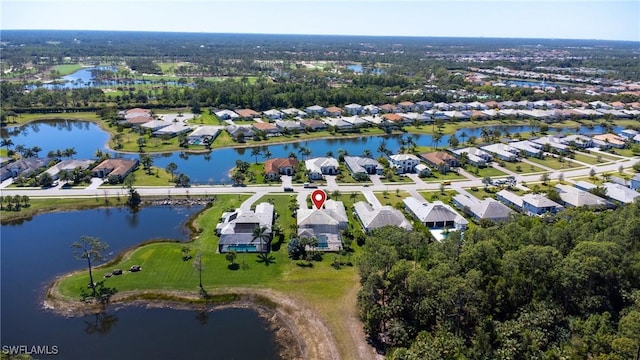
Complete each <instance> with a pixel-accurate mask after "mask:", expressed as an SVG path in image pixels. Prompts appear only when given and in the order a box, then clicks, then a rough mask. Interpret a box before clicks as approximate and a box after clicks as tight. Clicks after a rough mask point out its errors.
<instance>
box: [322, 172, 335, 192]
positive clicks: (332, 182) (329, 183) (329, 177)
mask: <svg viewBox="0 0 640 360" xmlns="http://www.w3.org/2000/svg"><path fill="white" fill-rule="evenodd" d="M324 179H325V180H327V187H328V188H330V189H334V188H335V189H337V188H338V183H337V182H336V176H335V175H325V176H324Z"/></svg>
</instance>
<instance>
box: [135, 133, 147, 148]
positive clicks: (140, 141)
mask: <svg viewBox="0 0 640 360" xmlns="http://www.w3.org/2000/svg"><path fill="white" fill-rule="evenodd" d="M146 142H147V141H146V140H145V138H144V137H143V136H140V137H139V138H138V140H136V143H137V144H138V152H142V149H143V148H144V146H145V144H146Z"/></svg>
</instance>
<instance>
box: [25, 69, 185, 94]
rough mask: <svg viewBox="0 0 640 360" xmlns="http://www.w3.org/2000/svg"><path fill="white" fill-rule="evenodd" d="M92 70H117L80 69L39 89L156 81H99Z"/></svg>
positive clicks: (167, 82)
mask: <svg viewBox="0 0 640 360" xmlns="http://www.w3.org/2000/svg"><path fill="white" fill-rule="evenodd" d="M93 70H103V71H112V72H115V71H116V70H117V68H116V67H113V66H97V67H87V68H82V69H80V70H78V71H76V72H74V73H72V74H69V75H65V76H63V77H62V78H61V79H60V80H57V81H55V82H52V83H45V84H42V85H41V87H43V88H45V89H50V90H51V89H79V88H86V87H94V86H96V87H105V86H126V85H133V84H152V83H154V82H157V81H152V80H149V79H145V80H139V79H121V80H119V81H115V80H99V79H96V78H95V77H94V76H93V72H92V71H93ZM165 84H167V85H179V84H178V83H177V82H175V81H166V82H165ZM187 86H193V84H188V85H187ZM35 88H36V86H35V85H28V86H27V89H35Z"/></svg>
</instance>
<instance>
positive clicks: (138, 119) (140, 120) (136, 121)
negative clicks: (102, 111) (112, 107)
mask: <svg viewBox="0 0 640 360" xmlns="http://www.w3.org/2000/svg"><path fill="white" fill-rule="evenodd" d="M151 120H153V118H152V117H151V116H135V117H131V118H128V119H127V120H126V122H127V123H128V124H130V125H132V126H136V125H142V124H145V123H148V122H149V121H151Z"/></svg>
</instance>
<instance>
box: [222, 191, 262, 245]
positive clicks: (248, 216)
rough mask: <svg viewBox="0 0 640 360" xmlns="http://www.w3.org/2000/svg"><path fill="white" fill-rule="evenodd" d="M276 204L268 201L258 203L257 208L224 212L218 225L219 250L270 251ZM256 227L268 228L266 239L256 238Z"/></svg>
mask: <svg viewBox="0 0 640 360" xmlns="http://www.w3.org/2000/svg"><path fill="white" fill-rule="evenodd" d="M273 214H274V206H273V204H270V203H268V202H263V203H260V204H258V205H256V208H255V210H245V209H241V208H240V209H236V210H234V211H231V212H225V213H223V214H222V218H221V222H220V223H218V225H216V235H218V236H220V241H219V242H218V252H220V253H225V252H230V251H236V252H259V253H262V252H268V251H269V247H270V246H269V245H270V242H271V236H272V227H273V219H274V216H273ZM255 228H266V231H265V233H264V234H265V237H266V238H265V239H259V238H258V239H256V238H255V237H254V235H253V232H254V229H255Z"/></svg>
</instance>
